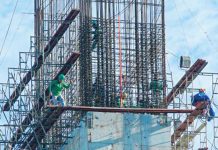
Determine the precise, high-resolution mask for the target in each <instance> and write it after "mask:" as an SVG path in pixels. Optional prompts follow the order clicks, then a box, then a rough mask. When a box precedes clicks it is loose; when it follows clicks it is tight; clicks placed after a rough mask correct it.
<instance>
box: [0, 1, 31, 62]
mask: <svg viewBox="0 0 218 150" xmlns="http://www.w3.org/2000/svg"><path fill="white" fill-rule="evenodd" d="M30 2H31V1H29V3H27V6H26V9H25V10H27V8H29V5H30ZM24 15H26V13H22V16H21V19H20V21H19V23H18V25H17V27H16V30H15V31H14V34H13V36H12V38H11V40H10V47H11V46H12V45H13V44H12V43H13V41H14V39H15V37H16V34H17V31H18V30H19V28H20V25H21V24H22V21H23V19H24ZM9 50H10V48H8V49H7V51H6V52H5V54H4V56H3V58H2V60H1V62H0V66H1V65H2V64H3V63H4V61H5V58H6V56H7V54H8V52H9Z"/></svg>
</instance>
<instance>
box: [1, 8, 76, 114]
mask: <svg viewBox="0 0 218 150" xmlns="http://www.w3.org/2000/svg"><path fill="white" fill-rule="evenodd" d="M78 14H79V10H75V9H73V10H71V11H70V13H69V14H68V15H67V17H66V19H65V20H64V21H63V23H62V24H61V25H60V26H59V28H58V29H57V31H56V32H55V34H54V35H53V36H52V38H51V39H50V41H49V42H48V44H47V45H46V46H45V48H44V55H40V56H39V57H38V58H37V61H36V62H35V63H34V65H33V66H32V68H31V69H30V70H29V71H28V73H27V74H26V75H25V76H24V77H23V79H22V80H21V82H20V83H19V84H18V86H17V87H16V88H15V90H14V91H13V92H12V94H11V96H10V98H9V100H8V102H6V104H5V105H4V106H3V111H9V110H10V108H11V106H13V104H14V103H15V102H16V100H17V98H18V97H19V96H20V94H21V93H22V91H23V90H24V88H25V86H26V85H27V84H28V83H29V81H30V80H31V79H32V77H33V76H34V75H35V74H36V73H37V71H38V70H39V69H40V68H41V66H42V64H43V62H44V60H45V59H46V58H47V56H48V55H49V54H50V53H51V52H52V50H53V49H54V47H55V46H56V45H57V43H58V41H59V40H60V39H61V37H62V36H63V35H64V33H65V32H66V30H67V29H68V27H69V26H70V24H71V23H72V21H73V20H74V19H75V18H76V16H77V15H78Z"/></svg>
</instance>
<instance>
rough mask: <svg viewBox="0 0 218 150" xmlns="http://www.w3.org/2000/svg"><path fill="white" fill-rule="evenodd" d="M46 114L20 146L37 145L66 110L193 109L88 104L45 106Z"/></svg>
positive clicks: (32, 146)
mask: <svg viewBox="0 0 218 150" xmlns="http://www.w3.org/2000/svg"><path fill="white" fill-rule="evenodd" d="M46 109H47V110H50V111H47V114H46V116H45V117H44V118H43V120H42V121H41V125H40V124H39V125H38V126H37V127H36V129H35V130H34V131H33V132H32V133H31V135H30V136H29V137H28V138H27V139H26V140H25V142H24V143H23V145H22V146H21V147H20V148H28V146H30V147H31V148H32V149H35V148H36V147H37V145H38V144H37V140H38V141H41V140H42V139H43V138H44V136H45V134H46V133H47V132H48V131H49V130H50V128H51V127H52V126H53V124H54V123H55V122H56V121H57V119H58V118H59V117H60V115H61V114H62V113H63V112H64V111H67V110H71V111H91V112H109V113H152V114H157V113H192V111H193V110H176V109H159V108H157V109H146V108H112V107H88V106H64V107H62V106H49V107H47V108H46ZM28 143H29V145H27V144H28Z"/></svg>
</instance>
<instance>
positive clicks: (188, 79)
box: [164, 59, 207, 106]
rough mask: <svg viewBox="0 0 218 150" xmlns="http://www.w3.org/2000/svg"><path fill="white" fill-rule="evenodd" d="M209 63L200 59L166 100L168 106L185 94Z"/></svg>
mask: <svg viewBox="0 0 218 150" xmlns="http://www.w3.org/2000/svg"><path fill="white" fill-rule="evenodd" d="M206 65H207V62H206V61H205V60H202V59H198V60H197V61H196V62H195V63H194V64H193V65H192V66H191V67H190V68H189V70H187V71H186V73H185V74H184V76H183V77H182V78H181V79H180V80H179V82H178V83H177V84H176V85H175V86H174V87H173V89H172V90H171V91H170V93H169V94H168V95H167V97H166V98H165V100H164V101H165V102H166V103H167V106H168V105H169V104H170V103H171V102H172V101H173V99H174V98H175V97H176V96H177V95H178V94H179V93H183V92H184V90H185V89H186V88H187V87H188V86H189V85H190V84H191V83H192V81H193V80H194V79H195V78H196V77H197V76H198V74H199V73H200V72H201V71H202V70H203V69H204V67H205V66H206Z"/></svg>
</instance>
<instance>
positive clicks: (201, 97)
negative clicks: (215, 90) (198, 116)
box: [192, 88, 215, 121]
mask: <svg viewBox="0 0 218 150" xmlns="http://www.w3.org/2000/svg"><path fill="white" fill-rule="evenodd" d="M201 102H206V106H205V107H204V108H203V113H202V115H203V116H206V115H208V121H210V120H211V119H212V118H213V117H214V116H215V112H214V110H213V109H212V107H211V101H210V98H209V97H208V96H207V95H206V94H205V89H203V88H200V89H199V93H197V94H195V95H194V96H192V105H193V106H197V105H198V104H199V103H201ZM208 110H209V112H208Z"/></svg>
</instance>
